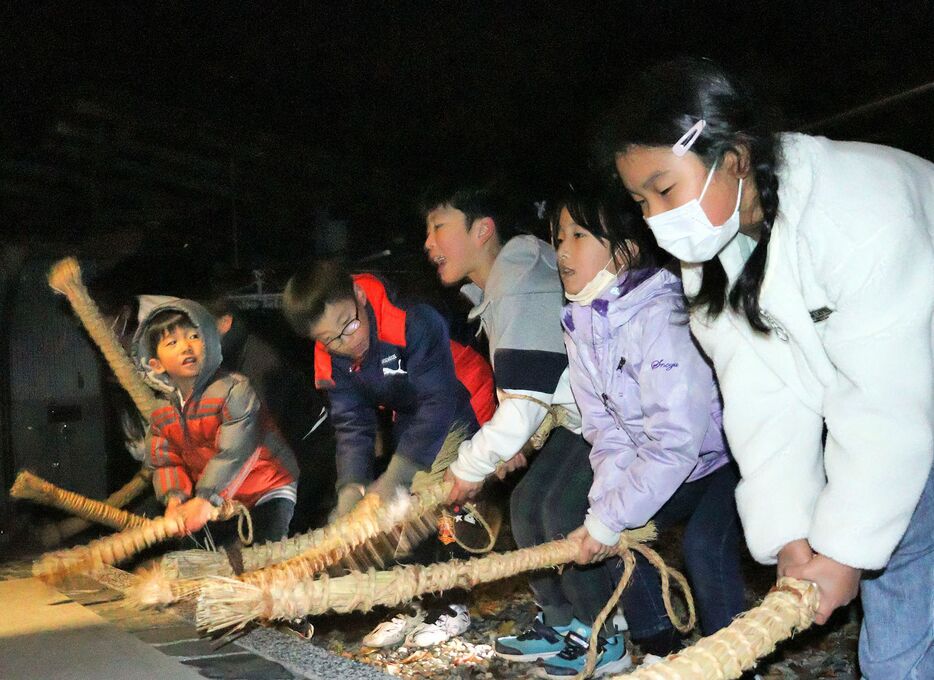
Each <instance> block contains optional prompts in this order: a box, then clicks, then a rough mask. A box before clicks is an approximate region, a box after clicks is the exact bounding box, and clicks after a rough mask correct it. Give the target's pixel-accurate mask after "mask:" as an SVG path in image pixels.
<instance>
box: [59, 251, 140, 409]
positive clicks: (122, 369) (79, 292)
mask: <svg viewBox="0 0 934 680" xmlns="http://www.w3.org/2000/svg"><path fill="white" fill-rule="evenodd" d="M48 279H49V285H50V286H51V287H52V289H53V290H55V291H57V292H59V293H61V294H62V295H64V296H65V297H66V298H68V302H69V303H71V308H72V309H73V310H74V311H75V314H76V315H77V316H78V318H79V319H80V320H81V324H82V325H83V326H84V329H85V330H86V331H87V332H88V335H90V336H91V339H92V340H93V341H94V342H95V344H97V346H98V347H100V349H101V352H103V353H104V358H105V359H106V360H107V364H108V365H109V366H110V368H111V370H112V371H113V372H114V375H115V376H116V377H117V380H118V381H119V382H120V385H121V386H122V387H123V389H125V390H126V391H127V392H128V393H129V395H130V397H131V398H132V399H133V403H134V404H136V408H138V409H139V411H140V413H142V414H143V415H144V416H147V417H148V416H149V414H150V413H152V411H153V409H155V408H156V406H157V403H156V400H155V398H154V396H153V393H152V390H151V389H150V388H149V387H147V386H146V384H145V383H144V382H143V381H142V379H141V378H140V375H139V373H138V372H137V370H136V367H135V366H134V365H133V362H132V361H130V358H129V357H128V356H127V355H126V352H124V351H123V347H122V346H121V345H120V342H119V341H118V340H117V338H116V337H115V336H114V334H113V331H112V330H111V329H110V327H109V326H108V325H107V323H106V322H105V321H104V319H103V317H102V316H101V313H100V310H98V308H97V305H96V304H95V303H94V300H93V299H91V296H90V294H88V289H87V288H85V287H84V283H82V281H81V267H80V266H79V265H78V261H77V260H76V259H75V258H73V257H66V258H65V259H63V260H59V261H58V262H56V263H55V264H54V265H52V268H51V269H50V270H49V276H48Z"/></svg>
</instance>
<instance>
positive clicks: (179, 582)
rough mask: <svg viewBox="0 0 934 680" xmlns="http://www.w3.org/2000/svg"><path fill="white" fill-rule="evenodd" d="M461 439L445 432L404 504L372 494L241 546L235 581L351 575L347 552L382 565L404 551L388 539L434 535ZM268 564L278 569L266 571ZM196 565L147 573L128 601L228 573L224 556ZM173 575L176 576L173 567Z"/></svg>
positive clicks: (145, 600) (169, 593) (166, 596)
mask: <svg viewBox="0 0 934 680" xmlns="http://www.w3.org/2000/svg"><path fill="white" fill-rule="evenodd" d="M466 436H467V431H466V429H465V428H464V427H462V426H458V425H455V426H453V427H452V428H451V430H450V431H449V432H448V434H447V436H446V437H445V440H444V443H443V444H442V445H441V449H440V450H439V451H438V454H437V455H436V456H435V461H434V463H433V464H432V466H431V469H430V470H427V471H424V472H419V473H417V474H416V475H415V478H414V479H413V481H412V487H411V491H412V497H411V499H409V501H408V502H407V503H400V504H399V505H390V506H389V507H388V508H386V507H380V499H379V497H378V496H376V495H375V494H371V495H367V496H366V497H364V498H363V499H362V500H361V501H360V502H359V503H357V505H356V506H355V507H354V509H353V510H351V511H350V512H349V513H347V514H346V515H344V516H343V517H340V518H338V519H337V520H336V521H335V522H333V523H332V524H330V525H328V526H326V527H323V528H320V529H315V530H314V531H310V532H307V533H304V534H299V535H297V536H293V537H291V538H284V539H282V540H280V541H274V542H268V543H264V544H263V545H259V546H253V547H252V548H245V549H244V550H243V551H242V553H241V559H242V572H243V575H242V576H240V577H237V578H241V579H243V580H248V581H251V582H256V583H258V584H261V583H265V582H267V581H269V582H275V583H278V584H279V585H280V586H281V585H286V584H287V583H289V582H293V581H296V580H302V579H305V578H310V577H312V576H314V575H315V574H317V573H318V572H320V571H322V570H324V569H326V568H328V567H330V566H332V565H334V564H337V563H338V562H340V561H342V560H343V561H346V562H348V563H349V566H350V567H351V568H352V569H353V570H354V571H360V565H359V564H357V563H356V562H355V561H354V558H353V556H352V553H354V552H361V551H364V552H365V553H366V554H367V555H368V556H369V558H370V559H372V561H373V562H374V563H375V564H377V565H378V566H380V567H382V566H383V564H384V560H383V554H382V553H386V552H388V553H395V552H396V551H397V550H398V549H399V547H402V548H403V549H404V548H405V547H406V546H399V545H398V543H397V544H396V545H393V544H392V541H390V538H389V537H390V536H393V537H394V538H396V539H401V540H402V541H406V540H408V542H409V543H410V544H413V543H414V542H416V541H417V540H418V539H420V538H423V537H425V536H427V535H428V534H430V533H431V532H432V531H434V529H435V525H436V523H437V520H438V517H437V516H436V513H437V512H438V509H439V508H440V507H441V505H442V504H443V503H444V501H445V500H446V498H447V494H448V493H449V492H450V485H445V483H444V481H443V480H444V473H445V470H446V469H447V468H448V466H449V465H450V464H451V463H452V462H453V461H454V460H455V459H456V458H457V451H458V447H459V446H460V443H461V442H462V441H463V440H464V439H465V438H466ZM407 532H408V534H410V535H411V536H412V538H411V539H409V538H408V537H407ZM377 545H379V546H380V547H379V548H377ZM273 566H280V568H279V569H277V570H272V569H271V567H273ZM197 567H198V568H199V570H200V573H199V574H198V576H197V577H189V578H185V579H173V578H171V576H172V572H170V571H166V569H162V568H156V569H153V570H150V571H149V572H147V573H146V574H144V576H143V578H141V579H140V581H139V584H138V585H137V587H136V588H135V589H134V590H133V593H132V599H133V600H134V602H136V603H137V604H139V605H141V606H165V605H169V604H172V603H173V602H177V601H179V600H182V599H185V598H187V597H191V596H192V595H194V594H196V593H197V592H198V589H199V588H200V587H201V584H202V582H203V579H204V578H205V577H208V576H226V575H230V573H231V571H232V570H231V567H230V563H229V561H227V560H226V559H225V558H222V559H218V558H213V557H212V558H205V559H204V560H200V561H199V563H198V565H197ZM267 568H269V569H267ZM170 569H171V567H170ZM254 572H255V573H254ZM174 574H178V570H177V569H176V570H175V571H174Z"/></svg>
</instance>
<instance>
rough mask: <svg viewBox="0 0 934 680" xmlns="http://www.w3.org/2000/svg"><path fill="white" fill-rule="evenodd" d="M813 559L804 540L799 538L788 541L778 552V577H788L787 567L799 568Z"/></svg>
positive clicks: (808, 544)
mask: <svg viewBox="0 0 934 680" xmlns="http://www.w3.org/2000/svg"><path fill="white" fill-rule="evenodd" d="M813 558H814V551H813V550H811V544H810V543H808V542H807V539H806V538H799V539H797V540H795V541H790V542H788V543H786V544H785V545H784V547H783V548H782V549H781V550H779V551H778V565H777V572H778V577H779V578H781V577H782V576H788V575H789V574H788V568H789V567H800V566H803V565H805V564H807V563H808V562H810V561H811V560H812V559H813Z"/></svg>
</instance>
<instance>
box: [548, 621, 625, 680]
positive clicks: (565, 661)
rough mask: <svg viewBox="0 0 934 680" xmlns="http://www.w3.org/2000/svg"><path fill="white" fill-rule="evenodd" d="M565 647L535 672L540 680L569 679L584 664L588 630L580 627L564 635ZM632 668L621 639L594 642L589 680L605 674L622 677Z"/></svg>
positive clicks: (614, 638) (600, 638) (615, 636)
mask: <svg viewBox="0 0 934 680" xmlns="http://www.w3.org/2000/svg"><path fill="white" fill-rule="evenodd" d="M564 640H565V644H564V649H562V650H561V651H560V652H559V653H558V654H557V656H554V657H552V658H551V659H549V660H548V661H547V662H545V663H544V664H543V665H542V666H541V668H539V669H538V670H539V675H540V676H541V677H543V678H557V679H558V680H562V679H565V678H573V677H574V676H576V675H577V674H578V673H580V672H581V671H582V670H584V665H585V664H586V663H587V645H588V644H589V642H590V629H589V628H588V627H587V626H580V627H578V628H577V629H576V630H571V631H568V633H567V634H566V635H565V636H564ZM630 668H632V657H631V656H630V655H629V652H628V651H626V641H625V640H624V639H623V636H622V635H614V636H613V637H611V638H609V639H606V640H605V639H603V638H602V637H599V638H597V665H596V666H595V667H594V671H593V675H592V676H591V677H594V678H597V677H600V676H601V675H606V674H607V673H622V672H623V671H625V670H629V669H630Z"/></svg>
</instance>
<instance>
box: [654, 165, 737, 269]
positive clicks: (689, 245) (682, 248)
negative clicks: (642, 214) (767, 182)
mask: <svg viewBox="0 0 934 680" xmlns="http://www.w3.org/2000/svg"><path fill="white" fill-rule="evenodd" d="M716 169H717V164H716V163H714V164H713V167H712V168H710V172H709V173H707V181H706V182H704V188H703V189H702V190H701V193H700V196H698V197H697V198H694V199H691V200H690V201H688V202H687V203H685V204H684V205H682V206H678V207H677V208H672V209H671V210H666V211H665V212H663V213H662V214H660V215H653V216H652V217H646V218H645V221H646V223H647V224H648V225H649V228H650V229H651V230H652V233H653V234H655V239H656V240H657V241H658V245H659V246H661V247H662V248H664V249H665V250H667V251H668V252H669V253H671V254H672V255H674V256H675V257H677V258H678V259H679V260H681V261H683V262H706V261H707V260H711V259H713V258H714V257H716V255H717V253H719V252H720V251H721V250H723V249H724V247H726V244H727V243H729V242H730V241H732V240H733V237H734V236H736V233H737V232H738V231H739V201H740V198H741V197H742V195H743V180H742V178H740V180H739V189H738V190H737V192H736V207H735V208H734V209H733V214H732V215H730V216H729V218H727V221H726V222H724V223H723V224H721V225H720V226H719V227H715V226H714V225H713V224H711V222H710V218H709V217H707V213H705V212H704V209H703V208H702V207H701V204H700V202H701V200H702V199H703V198H704V194H705V193H707V187H708V186H710V180H711V179H713V173H714V171H715V170H716Z"/></svg>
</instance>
